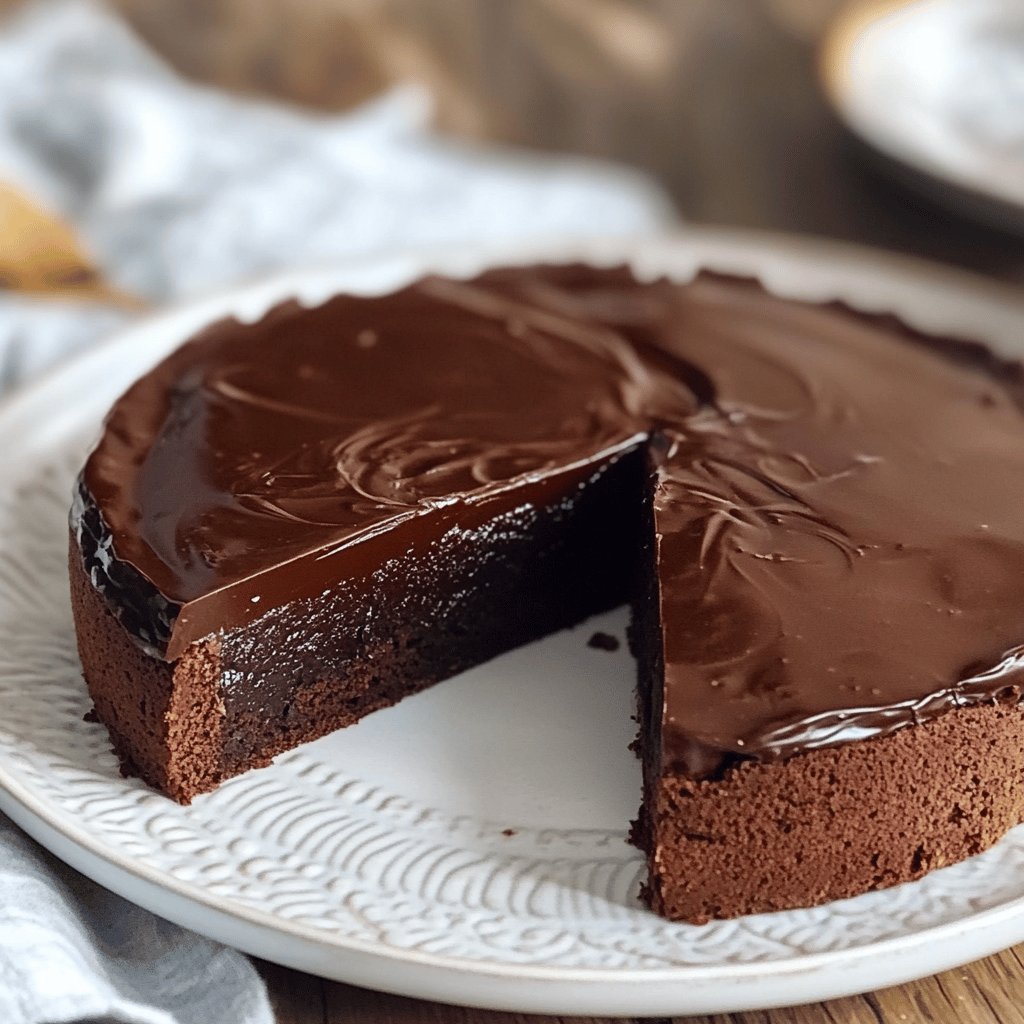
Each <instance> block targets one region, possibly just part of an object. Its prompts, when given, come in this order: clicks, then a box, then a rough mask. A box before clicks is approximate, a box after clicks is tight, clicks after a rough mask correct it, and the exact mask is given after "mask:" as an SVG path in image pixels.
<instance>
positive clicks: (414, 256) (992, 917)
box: [0, 231, 1024, 1017]
mask: <svg viewBox="0 0 1024 1024" xmlns="http://www.w3.org/2000/svg"><path fill="white" fill-rule="evenodd" d="M541 257H547V258H553V259H564V258H584V259H590V260H593V261H595V262H604V263H607V262H618V261H624V260H625V261H629V262H632V263H633V264H634V265H635V266H636V267H637V268H638V270H639V271H640V272H641V273H656V272H665V273H670V274H673V275H679V276H681V277H685V276H688V275H690V274H692V272H693V270H694V268H695V267H697V266H699V265H707V266H711V267H715V268H718V269H723V270H729V271H736V272H742V273H753V274H759V275H762V277H763V278H764V280H765V281H766V282H767V283H768V284H769V285H770V286H771V287H772V288H774V289H775V290H777V291H780V292H785V293H788V294H795V295H801V296H805V297H807V298H812V299H826V298H832V297H840V298H844V299H846V300H848V301H849V302H851V303H853V304H855V305H859V306H862V307H864V308H869V309H889V310H893V311H895V312H898V313H900V314H901V315H903V316H904V317H905V318H907V319H908V320H910V321H912V322H913V323H915V324H916V325H918V326H920V327H922V328H925V329H929V328H931V329H934V330H942V331H947V332H953V333H960V334H966V335H969V336H974V337H981V338H985V339H988V340H990V341H991V342H992V343H993V344H995V345H996V346H997V347H998V348H1000V349H1001V350H1002V351H1004V352H1008V353H1014V354H1017V355H1024V299H1021V298H1020V297H1019V296H1016V295H1015V294H1014V293H1011V292H1010V291H1009V290H1004V289H1002V288H1001V287H1000V286H998V285H993V284H991V283H989V282H985V281H983V280H982V279H980V278H974V277H971V276H969V275H964V274H960V273H957V272H952V271H946V270H942V269H939V268H936V267H934V266H931V265H929V264H926V263H923V262H920V261H915V260H908V259H904V258H897V257H893V256H888V255H886V254H883V253H878V252H872V251H869V250H865V249H859V248H853V247H849V246H843V245H838V244H834V243H821V242H814V241H809V240H801V239H796V238H785V237H778V236H766V235H751V234H743V233H737V232H710V231H699V232H691V233H687V234H680V235H677V236H673V237H665V238H659V239H653V240H645V241H636V242H623V241H612V242H593V241H591V242H585V243H572V242H565V241H562V242H554V243H551V244H548V245H545V246H540V247H538V248H535V249H530V250H528V249H526V248H524V247H521V246H520V247H517V248H516V249H514V250H510V249H504V250H497V251H496V250H484V249H482V250H479V251H475V252H467V251H465V250H462V251H451V250H448V251H428V250H424V251H419V252H411V253H404V254H397V255H390V256H389V255H382V256H381V257H380V258H377V259H364V260H362V261H360V262H359V263H349V264H342V265H338V266H334V267H327V268H320V269H315V270H309V271H303V272H295V273H291V274H287V275H284V276H281V277H278V278H275V279H273V280H271V281H268V282H263V283H258V284H255V285H252V286H249V287H245V288H240V289H237V290H235V291H232V292H230V293H227V294H223V295H219V296H215V297H213V298H210V299H207V300H204V301H202V302H199V303H194V304H192V305H190V306H188V307H184V308H182V309H178V310H174V311H171V312H168V313H165V314H161V315H158V316H154V317H151V318H148V319H146V320H144V321H142V322H140V323H138V324H136V325H135V326H133V327H131V328H130V329H129V330H127V331H125V332H124V333H122V334H121V335H119V336H118V337H116V338H115V339H113V340H112V341H110V342H109V343H108V344H106V345H104V346H102V347H100V348H98V349H96V350H94V351H92V352H90V353H89V354H87V355H85V356H84V357H82V358H80V359H79V360H77V361H76V362H74V363H71V364H69V365H67V366H65V367H63V368H61V369H59V370H58V371H56V372H55V373H52V374H51V375H50V376H49V377H47V378H46V379H45V380H44V381H42V382H41V383H39V384H37V385H35V386H34V387H32V388H31V389H30V390H28V391H26V392H23V393H21V394H20V395H18V396H17V397H15V398H14V399H13V400H10V401H8V402H7V403H6V404H4V405H3V406H2V407H0V450H3V451H4V453H5V455H4V471H5V484H6V487H5V489H4V492H3V493H2V494H0V706H2V707H3V709H4V711H3V714H2V715H0V808H2V809H3V810H4V811H6V812H7V813H8V814H9V815H10V816H11V817H12V818H14V820H15V821H17V822H18V823H19V824H20V825H21V826H22V827H24V828H25V829H26V830H27V831H28V832H29V833H31V834H32V835H33V836H35V837H36V838H37V839H38V840H39V841H40V842H42V843H43V844H44V845H45V846H47V847H48V848H50V849H51V850H52V851H53V852H54V853H55V854H56V855H57V856H59V857H61V858H62V859H64V860H65V861H67V862H68V863H69V864H72V865H73V866H74V867H76V868H77V869H79V870H80V871H82V872H84V873H85V874H87V875H89V876H90V877H92V878H94V879H96V880H97V881H98V882H100V883H101V884H103V885H105V886H107V887H108V888H110V889H112V890H114V891H115V892H118V893H120V894H121V895H123V896H125V897H126V898H128V899H130V900H132V901H134V902H136V903H138V904H141V905H142V906H144V907H147V908H148V909H150V910H152V911H154V912H155V913H157V914H160V915H162V916H164V917H166V918H169V919H171V920H173V921H176V922H178V923H179V924H182V925H185V926H187V927H189V928H192V929H194V930H196V931H198V932H202V933H204V934H206V935H210V936H212V937H213V938H216V939H220V940H221V941H224V942H226V943H229V944H231V945H234V946H237V947H239V948H241V949H243V950H246V951H248V952H251V953H254V954H256V955H258V956H261V957H264V958H266V959H268V960H272V961H276V962H278V963H282V964H286V965H288V966H291V967H296V968H300V969H302V970H306V971H310V972H313V973H316V974H321V975H323V976H325V977H330V978H337V979H340V980H344V981H349V982H353V983H356V984H360V985H365V986H369V987H374V988H379V989H384V990H388V991H392V992H398V993H402V994H406V995H412V996H419V997H422V998H428V999H436V1000H442V1001H446V1002H452V1003H463V1004H468V1005H476V1006H483V1007H491V1008H496V1009H509V1010H518V1011H522V1012H549V1013H561V1014H574V1015H576V1014H578V1015H592V1014H596V1015H602V1016H608V1015H628V1016H634V1017H635V1016H668V1015H675V1014H684V1013H711V1012H721V1011H735V1010H743V1009H749V1008H756V1007H769V1006H777V1005H784V1004H793V1003H798V1002H808V1001H814V1000H819V999H825V998H829V997H833V996H839V995H845V994H850V993H853V992H859V991H865V990H869V989H874V988H880V987H883V986H887V985H893V984H897V983H900V982H903V981H907V980H909V979H911V978H916V977H920V976H923V975H926V974H930V973H933V972H936V971H940V970H943V969H945V968H948V967H951V966H954V965H958V964H961V963H964V962H967V961H969V960H972V959H975V958H978V957H981V956H984V955H986V954H989V953H992V952H995V951H996V950H998V949H1000V948H1003V947H1006V946H1009V945H1012V944H1014V943H1016V942H1019V941H1022V940H1024V870H1022V868H1024V829H1018V830H1016V831H1015V832H1013V833H1011V834H1010V835H1009V836H1008V837H1006V838H1005V839H1004V840H1003V841H1002V842H1001V843H999V844H998V845H997V846H996V847H995V848H994V849H992V850H991V851H989V852H988V853H986V854H983V855H982V856H980V857H976V858H974V859H972V860H970V861H968V862H966V863H964V864H960V865H957V866H954V867H951V868H947V869H944V870H942V871H938V872H935V873H933V874H931V875H929V876H928V877H926V878H925V879H922V880H921V881H919V882H915V883H911V884H908V885H903V886H899V887H897V888H895V889H891V890H888V891H886V892H883V893H874V894H868V895H864V896H860V897H857V898H855V899H852V900H845V901H842V902H838V903H834V904H831V905H828V906H823V907H818V908H814V909H811V910H800V911H791V912H787V913H778V914H767V915H760V916H756V917H747V918H742V919H740V920H736V921H727V922H717V923H713V924H710V925H706V926H703V927H694V926H690V925H674V924H669V923H667V922H665V921H663V920H661V919H659V918H658V917H656V916H654V915H653V914H651V913H649V912H648V911H647V910H645V909H644V908H643V907H641V906H640V904H639V903H638V902H637V899H636V893H637V886H638V882H639V880H640V877H641V875H642V873H643V865H642V862H641V858H640V856H639V854H638V853H637V852H636V851H635V850H633V849H632V848H631V847H629V846H628V845H627V844H626V842H625V835H626V831H627V828H628V821H629V818H630V817H632V816H633V814H634V813H635V810H636V807H637V805H638V803H639V797H640V793H639V783H640V780H639V771H638V766H637V763H636V761H635V760H634V758H633V757H632V755H630V754H629V753H628V751H627V750H626V745H627V743H628V742H629V740H630V739H631V736H632V732H633V723H632V722H631V721H630V720H629V715H630V713H631V709H632V708H631V703H632V696H631V695H632V688H633V668H632V664H631V662H630V659H629V657H628V655H627V654H626V653H625V651H624V649H623V650H620V651H619V652H617V653H615V654H610V653H606V652H602V651H595V650H592V649H590V648H588V647H587V645H586V640H587V638H588V637H589V636H590V634H591V632H592V631H594V630H595V629H598V628H600V629H602V630H604V631H606V632H611V633H614V634H615V635H617V636H618V637H620V639H621V638H623V633H624V627H625V621H626V617H625V613H624V612H622V611H620V612H614V613H611V614H610V615H608V616H603V617H601V619H600V620H599V621H593V622H591V623H588V624H586V625H584V626H583V627H581V628H580V629H578V630H576V631H574V632H565V633H561V634H559V635H557V636H554V637H551V638H549V639H547V640H545V641H542V642H541V643H538V644H534V645H532V646H530V647H527V648H523V649H521V650H519V651H516V652H514V653H512V654H509V655H507V656H505V657H503V658H500V659H497V660H496V661H493V662H491V663H489V664H487V665H484V666H481V667H479V668H477V669H475V670H473V671H472V672H469V673H466V674H465V675H463V676H461V677H459V678H457V679H453V680H450V681H448V682H445V683H443V684H441V685H439V686H437V687H435V688H434V689H432V690H429V691H428V692H426V693H422V694H419V695H417V696H414V697H411V698H409V699H407V700H406V701H404V702H403V703H402V704H400V705H399V706H398V707H395V708H391V709H387V710H385V711H380V712H377V713H376V714H374V715H372V716H370V717H369V718H368V719H366V720H365V721H364V722H362V723H360V724H359V725H358V727H354V728H351V729H348V730H343V731H342V732H339V733H336V734H334V735H332V736H330V737H327V738H325V739H322V740H319V741H317V742H315V743H312V744H308V745H306V746H303V747H301V748H299V749H297V750H295V751H292V752H290V753H288V754H285V755H283V756H281V757H279V758H278V759H277V761H276V763H275V764H274V765H273V766H272V767H270V768H267V769H263V770H260V771H255V772H250V773H248V774H246V775H244V776H242V777H240V778H237V779H233V780H231V781H229V782H227V783H226V784H225V785H223V786H222V787H221V788H220V789H219V790H217V791H216V792H214V793H212V794H208V795H205V796H202V797H199V798H198V799H197V800H196V801H195V802H194V803H193V805H192V806H191V807H179V806H178V805H176V804H174V803H172V802H171V801H170V800H168V799H166V798H165V797H163V796H161V795H159V794H157V793H155V792H153V791H151V790H149V789H147V788H146V787H145V786H144V785H143V784H142V783H140V782H139V781H138V780H135V779H124V778H122V777H121V776H120V774H119V772H118V768H117V762H116V760H115V758H114V756H113V754H112V753H111V752H110V749H109V744H108V740H107V736H106V732H105V730H104V729H103V727H102V726H100V725H97V724H92V723H87V722H85V721H83V717H82V716H83V715H84V713H85V712H86V711H87V710H88V708H89V699H88V696H87V694H86V692H85V687H84V685H83V683H82V681H81V678H80V676H79V668H78V663H77V658H76V656H75V653H74V651H75V648H74V636H73V630H72V626H71V617H70V611H69V606H68V598H67V574H66V516H67V507H68V504H69V500H70V490H71V482H72V479H73V476H74V473H75V471H76V469H77V467H78V465H79V463H80V460H81V458H82V456H83V453H84V452H85V450H86V448H87V447H88V445H89V444H90V443H91V442H92V440H93V439H94V438H95V436H96V434H97V432H98V430H99V424H100V420H101V417H102V415H103V413H104V411H105V410H106V408H107V406H108V405H109V404H110V402H111V401H112V400H113V399H114V398H115V397H116V396H117V394H118V393H119V392H120V391H121V390H122V389H123V388H124V387H125V386H126V385H127V384H129V383H130V382H131V381H132V380H133V379H134V378H135V377H136V376H137V375H138V374H140V373H141V372H143V371H144V370H146V369H147V368H148V367H149V366H150V365H152V364H153V363H154V362H155V361H156V360H157V359H158V358H160V357H161V356H162V355H163V354H164V353H166V352H167V351H169V350H170V349H171V348H173V347H174V346H175V345H176V344H177V343H178V342H179V341H181V340H183V339H184V338H185V337H186V336H188V335H189V334H190V333H191V332H192V331H193V330H195V329H196V328H197V327H199V326H200V325H202V324H204V323H206V322H208V321H210V320H211V319H214V318H217V317H221V316H224V315H227V314H229V313H237V314H241V315H243V316H245V317H248V318H252V317H256V316H258V315H259V314H260V313H261V312H262V311H263V310H265V309H266V308H267V307H268V306H269V305H271V304H272V303H273V302H275V301H278V300H280V299H282V298H284V297H287V296H292V295H298V296H300V297H301V298H302V299H303V300H304V301H306V302H310V303H311V302H316V301H319V300H322V299H323V298H326V297H327V296H328V295H330V294H331V293H333V292H334V291H337V290H345V289H347V290H356V291H367V292H373V291H384V290H389V289H391V288H393V287H396V286H398V285H400V284H401V283H403V282H405V281H407V280H409V279H411V278H413V277H415V276H418V275H419V274H421V273H423V272H426V271H428V270H439V271H443V272H451V273H461V274H466V273H471V272H474V271H476V270H479V269H482V268H483V267H485V266H487V265H493V264H498V263H503V262H529V261H531V260H534V259H536V258H541Z"/></svg>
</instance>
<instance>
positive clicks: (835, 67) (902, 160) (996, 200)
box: [821, 0, 1024, 232]
mask: <svg viewBox="0 0 1024 1024" xmlns="http://www.w3.org/2000/svg"><path fill="white" fill-rule="evenodd" d="M821 70H822V78H823V81H824V84H825V89H826V93H827V95H828V97H829V99H830V101H831V102H832V105H833V106H834V107H835V109H836V111H837V112H838V113H839V115H840V117H841V118H842V120H843V122H844V123H845V124H846V126H847V127H848V128H849V129H850V130H851V131H852V132H853V133H854V134H855V135H856V136H857V137H859V138H860V139H861V140H862V141H863V142H865V143H866V144H867V145H868V146H869V147H870V149H871V150H873V151H874V152H875V153H876V154H877V155H880V156H882V157H883V158H884V160H883V164H884V165H885V166H887V168H888V170H889V171H890V172H892V173H895V174H897V175H898V176H899V177H900V178H901V179H902V180H903V181H904V183H906V184H910V185H916V186H917V187H918V188H919V189H920V190H923V191H926V192H927V193H929V194H930V195H931V196H932V197H933V198H935V199H938V200H939V201H941V202H943V203H945V204H946V205H947V206H950V207H951V208H953V209H955V210H957V211H958V212H960V213H962V214H965V215H968V216H972V217H975V218H977V219H980V220H983V221H985V222H987V223H988V224H990V225H993V226H995V227H999V228H1002V229H1004V230H1012V231H1022V232H1024V2H1021V0H861V2H860V3H854V4H852V5H850V6H849V7H848V8H846V9H844V11H843V12H842V13H841V14H840V15H839V16H838V17H837V18H836V20H835V21H834V23H833V25H832V27H831V29H830V31H829V33H828V34H827V38H826V40H825V42H824V45H823V48H822V62H821Z"/></svg>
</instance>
